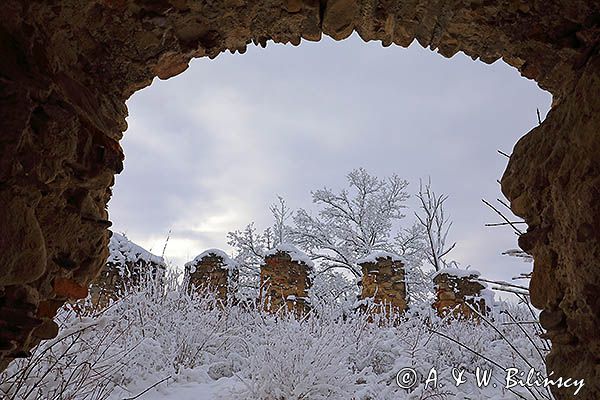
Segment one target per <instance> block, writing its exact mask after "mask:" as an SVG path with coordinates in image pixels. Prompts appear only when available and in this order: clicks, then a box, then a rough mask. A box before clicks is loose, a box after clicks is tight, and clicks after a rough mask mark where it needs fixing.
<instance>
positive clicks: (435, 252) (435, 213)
mask: <svg viewBox="0 0 600 400" xmlns="http://www.w3.org/2000/svg"><path fill="white" fill-rule="evenodd" d="M417 198H418V199H419V202H420V209H419V212H415V216H416V217H417V220H418V222H419V223H420V225H421V227H422V229H423V230H424V232H425V256H426V257H427V260H428V261H429V264H431V265H432V266H433V268H434V269H435V270H436V271H439V270H441V269H442V268H445V267H446V266H449V265H450V264H453V262H448V261H447V260H446V256H447V255H448V253H450V251H452V249H454V247H455V246H456V243H453V244H452V245H450V246H447V245H446V240H447V237H448V232H449V231H450V228H451V227H452V221H451V220H450V219H448V216H447V215H446V214H445V212H444V202H445V201H446V200H447V199H448V195H445V194H440V195H437V194H436V193H435V192H434V191H433V190H432V189H431V180H429V181H428V183H427V184H426V185H425V186H423V182H420V183H419V193H417Z"/></svg>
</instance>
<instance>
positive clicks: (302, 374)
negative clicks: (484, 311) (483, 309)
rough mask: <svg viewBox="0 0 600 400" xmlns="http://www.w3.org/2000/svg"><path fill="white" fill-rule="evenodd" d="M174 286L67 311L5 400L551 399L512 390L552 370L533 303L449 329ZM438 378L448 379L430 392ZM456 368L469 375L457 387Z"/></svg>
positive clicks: (14, 370)
mask: <svg viewBox="0 0 600 400" xmlns="http://www.w3.org/2000/svg"><path fill="white" fill-rule="evenodd" d="M169 285H171V286H169V288H168V289H167V290H164V288H161V290H157V287H153V286H147V287H144V288H142V289H137V290H134V291H132V292H131V293H129V294H128V295H127V296H126V297H125V298H124V299H123V300H121V301H119V302H117V303H115V304H113V305H112V306H111V307H110V308H108V309H107V310H105V311H103V312H101V313H99V314H93V313H91V314H89V315H87V316H81V315H77V314H76V313H75V312H73V311H72V310H71V311H69V310H63V311H61V313H60V315H59V320H60V321H61V324H62V330H61V333H60V335H59V337H57V338H56V339H53V340H49V341H46V342H44V343H43V344H42V345H41V346H39V347H38V348H37V349H36V350H35V351H34V354H33V357H31V358H29V359H24V360H20V361H18V362H15V363H13V364H11V366H10V368H9V369H8V370H7V371H5V372H4V373H2V374H0V398H9V399H27V400H33V399H39V400H53V399H56V400H59V399H60V400H117V399H119V400H121V399H128V398H129V399H131V398H137V399H147V400H148V399H149V400H157V399H167V400H169V399H173V400H175V399H177V400H186V399H190V400H192V399H193V400H204V399H222V400H234V399H235V400H238V399H248V400H253V399H256V400H281V399H285V400H300V399H306V400H321V399H334V400H337V399H340V400H352V399H355V400H388V399H410V400H413V399H414V400H417V399H422V400H424V399H426V398H429V399H466V398H470V399H493V400H508V399H515V398H523V399H526V400H533V399H549V398H551V397H550V395H549V393H548V391H547V390H545V389H544V388H535V387H533V388H532V387H528V388H525V387H521V386H516V387H513V388H510V389H507V388H505V385H504V377H503V374H504V370H505V369H506V368H509V367H516V368H518V369H519V370H520V371H528V370H529V369H530V368H531V367H533V368H535V369H536V370H538V371H543V370H544V364H543V356H544V354H545V352H546V350H547V347H545V346H546V343H545V342H544V341H543V340H542V339H540V338H539V337H538V336H537V335H538V333H539V331H538V330H537V329H538V327H537V325H536V324H533V323H531V322H532V320H533V319H535V316H534V315H532V314H531V311H530V310H529V309H528V308H527V307H524V306H515V305H514V304H513V305H501V306H499V307H497V308H496V309H495V310H494V311H493V313H492V315H491V316H490V319H489V323H490V324H488V323H487V322H481V323H479V324H476V323H473V322H472V321H467V322H453V323H449V322H448V321H446V320H440V319H439V318H437V316H435V315H434V314H433V312H432V310H431V307H430V306H428V305H423V306H422V307H420V306H418V305H416V304H413V305H412V308H411V311H410V312H409V314H408V315H406V319H405V320H403V321H402V322H400V323H397V324H388V323H386V322H385V321H374V322H370V321H369V319H368V318H366V317H365V316H364V315H361V314H358V313H353V312H351V311H350V309H349V308H348V307H346V306H347V305H343V304H334V303H331V302H325V303H323V304H314V307H315V310H316V311H315V312H314V313H311V314H309V315H308V316H306V317H305V318H303V319H302V320H298V319H296V318H294V317H293V316H283V317H274V316H272V315H269V314H266V313H264V312H262V311H260V310H257V309H255V308H253V307H249V308H244V307H240V306H234V305H226V306H225V307H223V306H220V305H216V304H215V303H214V301H213V299H211V298H209V297H200V296H193V297H190V296H189V295H188V294H187V293H186V291H185V290H183V288H182V286H181V285H180V284H178V283H177V282H176V281H173V282H171V283H169ZM515 321H517V322H523V323H515ZM478 367H479V368H481V369H485V370H488V369H489V370H490V371H492V373H493V379H492V380H491V381H490V383H489V384H488V385H484V386H482V387H478V385H477V384H476V377H475V373H476V370H477V368H478ZM405 368H412V369H413V370H414V371H415V372H416V376H415V378H416V380H415V381H414V384H413V385H410V388H406V389H405V388H402V387H400V386H399V385H398V384H397V375H398V372H399V371H401V370H403V369H405ZM432 369H435V370H436V371H437V373H438V376H437V378H436V380H435V384H430V385H429V386H427V380H428V378H431V375H430V374H431V370H432ZM453 370H455V371H461V370H462V371H464V377H465V378H466V382H464V383H462V384H461V385H459V386H458V387H457V386H456V384H455V379H454V378H453V375H452V371H453ZM167 378H168V379H167ZM408 378H410V376H408ZM158 382H162V383H160V384H158V385H157V383H158ZM2 396H4V397H2ZM136 396H137V397H136Z"/></svg>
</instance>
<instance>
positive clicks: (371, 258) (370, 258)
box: [356, 250, 405, 264]
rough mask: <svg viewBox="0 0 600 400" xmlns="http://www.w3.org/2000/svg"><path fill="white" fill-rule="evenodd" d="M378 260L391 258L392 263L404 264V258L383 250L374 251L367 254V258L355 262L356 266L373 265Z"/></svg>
mask: <svg viewBox="0 0 600 400" xmlns="http://www.w3.org/2000/svg"><path fill="white" fill-rule="evenodd" d="M378 258H391V259H392V261H401V262H403V263H405V260H404V258H402V257H401V256H399V255H398V254H395V253H390V252H389V251H384V250H376V251H372V252H371V253H369V254H368V255H367V256H365V257H362V258H359V259H358V260H356V263H357V264H368V263H371V264H375V263H376V262H377V259H378Z"/></svg>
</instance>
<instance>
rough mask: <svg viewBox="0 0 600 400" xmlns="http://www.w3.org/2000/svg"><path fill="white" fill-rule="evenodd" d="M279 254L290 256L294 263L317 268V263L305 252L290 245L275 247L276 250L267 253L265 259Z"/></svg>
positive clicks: (284, 244)
mask: <svg viewBox="0 0 600 400" xmlns="http://www.w3.org/2000/svg"><path fill="white" fill-rule="evenodd" d="M279 252H281V253H286V254H288V255H289V256H290V258H291V259H292V261H296V262H299V263H302V264H304V265H306V266H307V267H309V268H314V266H315V263H314V262H313V261H312V260H311V259H310V257H309V256H308V255H307V254H306V253H305V252H303V251H302V250H300V249H298V248H297V247H296V246H294V245H293V244H290V243H282V244H280V245H278V246H275V247H274V248H272V249H271V250H269V251H267V252H266V253H265V257H269V256H274V255H275V254H277V253H279Z"/></svg>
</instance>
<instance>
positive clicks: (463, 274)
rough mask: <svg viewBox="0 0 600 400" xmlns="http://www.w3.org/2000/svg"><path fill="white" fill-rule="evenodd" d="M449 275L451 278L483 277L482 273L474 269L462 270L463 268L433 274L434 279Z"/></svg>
mask: <svg viewBox="0 0 600 400" xmlns="http://www.w3.org/2000/svg"><path fill="white" fill-rule="evenodd" d="M443 274H447V275H451V276H455V277H457V278H469V277H478V276H480V275H481V272H479V271H477V270H474V269H461V268H442V269H440V270H439V271H437V272H436V273H435V274H433V277H432V278H435V277H437V276H440V275H443Z"/></svg>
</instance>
